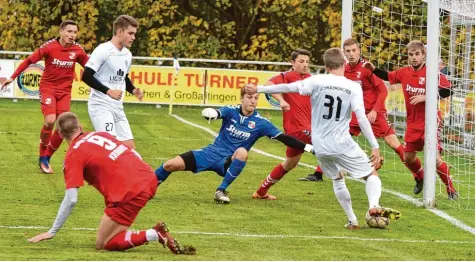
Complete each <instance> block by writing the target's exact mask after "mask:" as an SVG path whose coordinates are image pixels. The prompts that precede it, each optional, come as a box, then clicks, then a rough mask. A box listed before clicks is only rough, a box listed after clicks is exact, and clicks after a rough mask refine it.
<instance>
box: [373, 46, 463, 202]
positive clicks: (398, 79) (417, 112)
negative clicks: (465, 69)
mask: <svg viewBox="0 0 476 262" xmlns="http://www.w3.org/2000/svg"><path fill="white" fill-rule="evenodd" d="M407 53H408V62H409V63H410V66H406V67H403V68H400V69H398V70H396V71H391V72H387V71H384V70H381V69H378V68H375V66H374V65H373V64H371V63H366V64H365V67H367V68H368V69H370V70H371V71H373V73H374V74H375V75H377V76H378V77H380V78H382V79H383V80H387V81H389V82H390V84H392V85H393V84H397V83H401V84H402V90H403V95H404V97H405V107H406V109H407V129H406V131H405V138H404V139H405V162H406V163H407V166H408V168H409V169H411V170H412V172H413V173H417V174H418V175H417V176H416V177H415V179H416V182H417V185H416V186H415V187H418V188H419V190H420V191H421V189H423V167H422V165H421V162H420V159H418V157H417V152H420V151H422V150H423V146H424V144H425V101H426V96H425V93H426V65H425V54H426V49H425V46H424V45H423V43H422V42H421V41H418V40H414V41H411V42H410V43H408V45H407ZM439 76H440V79H439V85H438V94H439V97H441V98H446V97H449V96H450V95H451V92H452V91H451V83H450V82H449V81H448V79H446V77H445V76H444V75H443V74H441V73H440V74H439ZM435 88H436V87H435ZM442 127H443V122H442V121H441V111H438V152H437V160H436V171H437V173H438V175H439V176H440V179H441V181H443V183H444V184H445V186H446V192H447V193H448V199H453V200H456V199H458V193H457V192H456V190H455V188H454V186H453V182H452V180H451V175H450V168H449V167H448V165H447V164H446V163H445V162H444V161H443V159H442V158H441V150H443V147H441V141H440V137H439V134H440V132H441V128H442Z"/></svg>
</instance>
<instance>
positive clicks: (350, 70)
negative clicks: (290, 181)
mask: <svg viewBox="0 0 476 262" xmlns="http://www.w3.org/2000/svg"><path fill="white" fill-rule="evenodd" d="M344 55H345V56H346V57H347V60H348V61H349V63H347V65H346V66H345V73H344V76H345V77H347V78H348V79H350V80H352V81H355V82H356V83H358V84H359V85H360V86H361V88H362V90H363V95H364V106H365V114H366V115H367V119H368V120H369V122H370V125H371V126H372V131H373V133H374V135H375V137H377V138H383V140H384V141H385V143H387V145H389V146H390V147H391V148H392V149H393V150H394V151H395V153H397V155H398V156H399V157H400V160H401V161H402V162H403V163H404V164H405V161H404V153H403V151H404V149H403V145H402V144H401V143H400V141H398V138H397V136H396V135H395V130H393V128H392V125H391V123H390V122H389V121H388V118H387V109H386V108H385V99H386V98H387V94H388V91H387V86H385V83H384V82H383V81H382V79H380V78H378V77H377V76H376V75H375V74H372V71H370V70H369V69H367V68H365V67H364V64H365V63H366V62H367V61H365V60H364V59H363V58H362V57H361V53H360V45H359V43H358V42H357V41H355V40H354V39H352V38H349V39H347V40H345V41H344ZM350 134H351V135H353V136H358V135H359V134H360V127H359V123H358V122H357V118H356V117H355V114H352V120H351V121H350ZM417 161H420V160H419V159H418V158H417ZM409 169H410V168H409ZM410 171H412V170H411V169H410ZM412 173H413V176H414V178H415V179H416V180H417V183H416V185H415V188H414V189H413V193H415V194H419V193H420V192H421V190H422V188H423V187H422V185H423V184H422V183H420V182H418V181H420V180H418V179H417V177H418V173H416V172H412ZM307 180H309V181H312V179H311V178H310V177H308V179H307Z"/></svg>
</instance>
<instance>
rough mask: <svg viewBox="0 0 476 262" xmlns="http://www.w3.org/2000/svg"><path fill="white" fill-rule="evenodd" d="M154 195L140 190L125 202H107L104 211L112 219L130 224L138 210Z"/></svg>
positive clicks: (123, 223) (126, 224)
mask: <svg viewBox="0 0 476 262" xmlns="http://www.w3.org/2000/svg"><path fill="white" fill-rule="evenodd" d="M153 197H154V195H151V194H150V193H149V192H141V193H140V194H139V195H137V196H135V197H134V198H133V199H131V200H129V202H127V203H108V204H107V206H106V209H104V213H105V214H106V215H107V216H108V217H110V218H111V219H112V220H113V221H115V222H117V223H119V224H121V225H125V226H130V225H132V223H133V222H134V220H135V219H136V217H137V215H138V214H139V211H140V210H141V209H142V208H143V207H144V206H145V205H146V204H147V202H148V201H149V200H150V199H152V198H153Z"/></svg>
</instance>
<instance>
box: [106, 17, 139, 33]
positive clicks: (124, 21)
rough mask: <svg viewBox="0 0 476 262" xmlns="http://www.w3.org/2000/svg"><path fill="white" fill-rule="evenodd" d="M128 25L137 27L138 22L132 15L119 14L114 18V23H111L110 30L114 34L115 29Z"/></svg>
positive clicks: (124, 27) (123, 28)
mask: <svg viewBox="0 0 476 262" xmlns="http://www.w3.org/2000/svg"><path fill="white" fill-rule="evenodd" d="M128 26H132V27H135V28H137V27H139V23H138V22H137V20H135V19H134V17H132V16H128V15H120V16H119V17H118V18H116V21H114V24H112V31H113V32H114V35H116V33H117V30H119V29H122V30H125V29H126V28H127V27H128Z"/></svg>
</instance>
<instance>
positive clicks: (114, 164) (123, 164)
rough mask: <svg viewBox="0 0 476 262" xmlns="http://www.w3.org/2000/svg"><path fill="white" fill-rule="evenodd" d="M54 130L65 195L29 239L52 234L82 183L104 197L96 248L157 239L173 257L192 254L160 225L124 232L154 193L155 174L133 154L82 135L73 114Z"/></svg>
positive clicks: (105, 138)
mask: <svg viewBox="0 0 476 262" xmlns="http://www.w3.org/2000/svg"><path fill="white" fill-rule="evenodd" d="M57 128H58V131H59V133H60V135H61V136H62V137H63V138H64V139H65V140H66V142H68V145H70V147H69V150H68V152H67V153H66V157H65V161H64V178H65V183H66V193H65V196H64V199H63V202H62V203H61V206H60V208H59V211H58V215H57V216H56V219H55V221H54V223H53V226H52V227H51V229H50V230H49V231H48V232H45V233H41V234H39V235H37V236H35V237H33V238H30V239H29V240H28V241H30V242H40V241H43V240H47V239H51V238H53V237H54V236H55V235H56V233H57V232H58V231H59V230H60V228H61V227H62V226H63V224H64V223H65V222H66V219H67V218H68V217H69V215H70V214H71V212H72V210H73V207H74V206H75V205H76V203H77V201H78V191H79V187H81V186H83V185H84V180H86V182H88V183H89V184H90V185H92V186H94V187H95V188H96V189H97V190H98V191H99V193H101V195H103V196H104V200H105V203H106V209H105V210H104V215H103V217H102V218H101V221H100V223H99V228H98V233H97V239H96V249H98V250H109V251H121V250H126V249H129V248H133V247H137V246H140V245H143V244H145V243H148V242H150V241H158V242H159V243H161V244H162V245H164V247H165V246H167V247H168V248H169V249H170V251H172V252H173V253H174V254H194V253H195V249H194V248H193V247H190V246H185V247H182V246H180V245H179V243H178V242H177V241H176V240H175V239H174V238H173V237H172V236H171V235H170V233H169V232H168V229H167V226H166V225H165V224H164V223H163V222H159V223H157V225H155V226H154V227H153V228H152V229H149V230H141V231H135V230H134V231H129V230H128V229H129V227H130V226H131V224H132V223H133V222H134V220H135V218H136V216H137V215H138V214H139V211H140V210H141V209H142V208H143V207H144V206H145V205H146V204H147V202H148V201H149V200H150V199H152V198H153V197H154V195H155V192H156V190H157V179H156V177H155V176H154V172H153V171H152V169H151V168H150V167H149V165H148V164H146V163H145V162H144V161H142V159H141V158H140V157H139V155H138V154H137V152H135V151H134V150H133V149H131V148H130V147H129V146H126V145H124V144H122V143H121V142H119V141H118V140H117V139H116V138H114V137H113V136H112V135H110V134H108V133H105V132H97V133H96V132H91V133H83V132H82V127H81V126H80V123H79V120H78V118H77V117H76V115H75V114H73V113H64V114H62V115H61V116H60V117H59V118H58V122H57Z"/></svg>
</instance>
